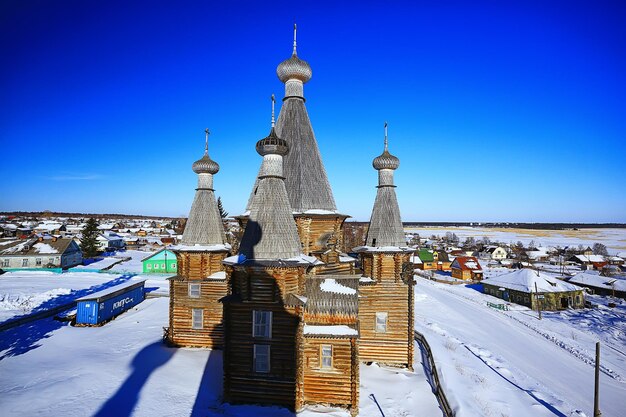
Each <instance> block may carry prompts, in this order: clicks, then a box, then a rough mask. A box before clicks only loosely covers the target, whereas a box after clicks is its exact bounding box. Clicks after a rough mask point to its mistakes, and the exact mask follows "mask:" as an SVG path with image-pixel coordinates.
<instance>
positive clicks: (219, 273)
mask: <svg viewBox="0 0 626 417" xmlns="http://www.w3.org/2000/svg"><path fill="white" fill-rule="evenodd" d="M207 279H226V271H217V272H214V273H212V274H211V275H209V276H208V277H207Z"/></svg>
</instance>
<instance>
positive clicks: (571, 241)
mask: <svg viewBox="0 0 626 417" xmlns="http://www.w3.org/2000/svg"><path fill="white" fill-rule="evenodd" d="M404 231H405V232H406V233H418V234H419V235H420V237H421V238H430V237H431V236H432V235H435V236H445V234H446V233H447V232H451V233H455V234H456V235H457V236H458V237H459V239H460V240H461V242H463V241H464V240H465V239H466V238H468V237H473V238H475V239H476V240H479V239H482V238H483V237H488V238H489V239H491V240H494V241H498V242H502V243H516V242H517V241H522V243H524V245H528V243H530V241H531V240H534V241H535V243H536V244H537V245H540V246H544V247H547V246H561V247H565V246H575V247H576V246H578V245H584V246H593V244H594V243H596V242H598V243H602V244H604V245H606V247H607V248H608V250H609V253H610V254H615V253H619V252H624V251H626V229H580V230H534V229H504V228H486V227H406V228H405V229H404Z"/></svg>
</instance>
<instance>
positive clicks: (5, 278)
mask: <svg viewBox="0 0 626 417" xmlns="http://www.w3.org/2000/svg"><path fill="white" fill-rule="evenodd" d="M168 276H171V275H162V274H156V275H134V274H120V273H117V274H116V273H98V272H64V273H62V274H58V273H54V272H48V271H14V272H7V273H5V274H3V275H0V323H2V322H4V321H6V320H9V319H12V318H16V317H19V316H25V315H29V314H32V313H36V312H39V311H43V310H47V309H51V308H54V307H57V306H61V305H64V304H67V303H70V302H72V301H73V300H76V299H77V298H80V297H83V296H86V295H89V294H92V293H95V292H97V291H101V290H104V289H106V288H109V287H112V286H114V285H118V284H123V283H125V282H129V281H137V280H142V279H146V280H147V281H146V284H145V287H146V290H147V291H149V292H153V293H158V294H163V295H167V294H168V293H169V281H167V280H166V278H167V277H168Z"/></svg>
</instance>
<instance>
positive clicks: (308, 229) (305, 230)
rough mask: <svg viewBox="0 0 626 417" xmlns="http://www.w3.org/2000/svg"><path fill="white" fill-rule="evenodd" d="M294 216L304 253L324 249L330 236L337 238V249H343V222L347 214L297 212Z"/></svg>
mask: <svg viewBox="0 0 626 417" xmlns="http://www.w3.org/2000/svg"><path fill="white" fill-rule="evenodd" d="M294 218H295V220H296V226H297V227H298V235H299V236H300V242H302V251H303V252H304V253H305V254H306V255H311V254H312V253H313V252H324V251H326V250H327V249H328V247H327V242H328V239H329V238H331V237H332V236H334V237H335V238H336V239H337V249H338V250H339V251H343V250H344V248H343V223H344V222H345V220H346V219H347V216H343V215H304V214H297V215H295V216H294Z"/></svg>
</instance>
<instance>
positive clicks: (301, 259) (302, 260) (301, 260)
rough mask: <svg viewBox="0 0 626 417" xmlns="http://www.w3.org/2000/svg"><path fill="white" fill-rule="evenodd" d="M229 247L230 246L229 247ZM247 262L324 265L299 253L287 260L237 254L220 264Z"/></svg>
mask: <svg viewBox="0 0 626 417" xmlns="http://www.w3.org/2000/svg"><path fill="white" fill-rule="evenodd" d="M229 247H230V245H229ZM247 261H252V262H254V263H257V264H267V265H271V264H277V263H278V264H281V263H291V264H303V265H324V262H322V261H320V260H319V259H317V258H316V257H315V256H308V255H305V254H303V253H301V254H300V255H298V256H294V257H292V258H287V259H256V260H255V259H248V258H246V257H245V255H243V254H241V253H239V254H237V255H233V256H229V257H228V258H225V259H224V260H223V261H222V262H224V263H226V264H230V265H239V264H243V263H245V262H247Z"/></svg>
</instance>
